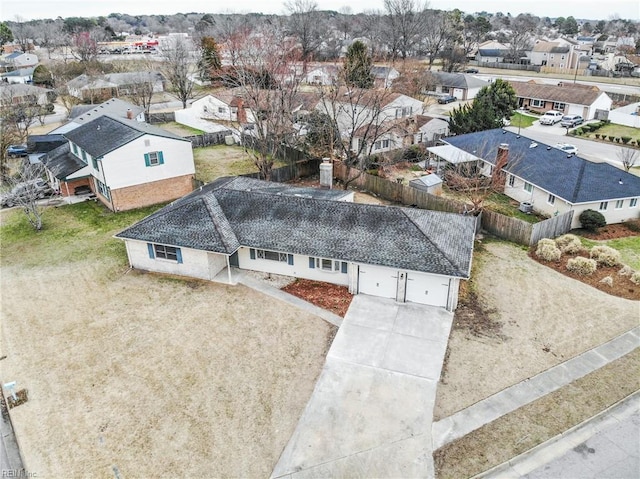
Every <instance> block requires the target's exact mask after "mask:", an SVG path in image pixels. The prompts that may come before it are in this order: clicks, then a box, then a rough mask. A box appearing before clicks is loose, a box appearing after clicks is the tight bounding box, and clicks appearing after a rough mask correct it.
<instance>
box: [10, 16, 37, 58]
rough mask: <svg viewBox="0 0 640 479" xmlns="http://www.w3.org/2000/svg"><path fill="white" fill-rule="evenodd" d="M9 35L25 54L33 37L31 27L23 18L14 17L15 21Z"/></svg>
mask: <svg viewBox="0 0 640 479" xmlns="http://www.w3.org/2000/svg"><path fill="white" fill-rule="evenodd" d="M11 33H13V41H14V42H15V43H16V44H18V46H19V47H20V50H22V51H23V52H25V53H27V52H28V51H29V49H30V46H31V41H32V40H33V37H34V30H33V27H32V26H31V25H30V24H28V23H27V21H26V20H25V19H24V18H23V17H21V16H19V15H16V21H15V24H14V25H13V26H12V27H11Z"/></svg>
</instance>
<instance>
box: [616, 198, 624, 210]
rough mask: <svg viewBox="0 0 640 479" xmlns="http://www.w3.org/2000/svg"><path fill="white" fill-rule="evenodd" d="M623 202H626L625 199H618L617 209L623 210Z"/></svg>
mask: <svg viewBox="0 0 640 479" xmlns="http://www.w3.org/2000/svg"><path fill="white" fill-rule="evenodd" d="M623 203H624V200H617V201H616V209H617V210H621V209H622V205H623Z"/></svg>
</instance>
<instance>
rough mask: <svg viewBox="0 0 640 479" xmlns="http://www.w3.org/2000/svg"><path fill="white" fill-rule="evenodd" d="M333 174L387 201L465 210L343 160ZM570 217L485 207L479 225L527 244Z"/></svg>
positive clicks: (555, 232) (551, 233)
mask: <svg viewBox="0 0 640 479" xmlns="http://www.w3.org/2000/svg"><path fill="white" fill-rule="evenodd" d="M347 172H348V175H347ZM333 174H334V177H336V178H337V179H339V180H340V181H343V182H345V181H347V179H353V181H352V182H351V184H353V185H355V186H357V187H358V188H360V189H363V190H366V191H369V192H371V193H374V194H376V195H377V196H379V197H381V198H384V199H386V200H389V201H395V202H398V203H401V204H403V205H407V206H416V207H418V208H423V209H426V210H435V211H446V212H449V213H465V212H466V205H465V203H463V202H461V201H456V200H452V199H448V198H442V197H440V196H436V195H432V194H430V193H427V192H426V191H421V190H418V189H417V188H413V187H411V186H405V185H403V184H401V183H394V182H393V181H389V180H387V179H384V178H380V177H379V176H375V175H370V174H368V173H364V172H361V171H360V170H356V169H355V168H351V169H350V170H349V171H348V169H347V167H346V165H344V164H342V163H337V162H334V164H333ZM572 219H573V211H569V212H567V213H564V214H562V215H559V216H555V217H553V218H549V219H547V220H544V221H541V222H539V223H535V224H532V223H528V222H526V221H523V220H521V219H518V218H512V217H510V216H505V215H503V214H501V213H496V212H494V211H488V210H484V211H483V212H482V215H481V226H482V229H483V230H484V231H486V232H488V233H490V234H492V235H495V236H497V237H499V238H502V239H506V240H508V241H513V242H514V243H518V244H522V245H525V246H530V245H533V244H535V243H537V242H538V241H540V240H541V239H542V238H555V237H556V236H559V235H561V234H564V233H566V232H568V231H569V230H570V229H571V221H572Z"/></svg>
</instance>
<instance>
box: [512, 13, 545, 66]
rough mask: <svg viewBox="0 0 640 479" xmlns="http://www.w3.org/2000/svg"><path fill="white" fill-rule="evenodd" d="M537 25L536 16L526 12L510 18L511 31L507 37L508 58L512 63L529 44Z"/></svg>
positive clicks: (521, 54)
mask: <svg viewBox="0 0 640 479" xmlns="http://www.w3.org/2000/svg"><path fill="white" fill-rule="evenodd" d="M537 25H538V19H537V17H533V16H531V15H530V14H528V13H521V14H520V15H518V16H517V17H515V18H514V19H512V20H511V27H510V30H511V33H510V34H509V35H508V36H507V38H508V39H509V53H508V58H509V59H510V60H511V61H512V62H513V63H518V62H519V61H520V58H521V57H522V56H523V55H524V52H525V51H526V50H527V48H528V47H529V46H530V44H531V41H532V34H533V32H535V30H536V27H537Z"/></svg>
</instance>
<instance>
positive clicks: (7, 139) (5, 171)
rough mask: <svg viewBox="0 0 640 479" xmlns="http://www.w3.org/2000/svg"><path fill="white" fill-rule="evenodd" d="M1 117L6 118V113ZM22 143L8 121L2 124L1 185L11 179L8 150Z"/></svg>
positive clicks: (0, 128)
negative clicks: (19, 142)
mask: <svg viewBox="0 0 640 479" xmlns="http://www.w3.org/2000/svg"><path fill="white" fill-rule="evenodd" d="M0 113H3V114H2V115H1V116H3V117H4V112H3V111H0ZM18 141H20V138H19V137H18V134H17V132H16V130H15V127H14V126H13V125H11V124H10V123H8V122H6V121H2V122H0V184H5V183H6V182H7V179H8V177H9V163H8V154H7V148H9V146H10V145H13V144H15V143H17V142H18Z"/></svg>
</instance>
